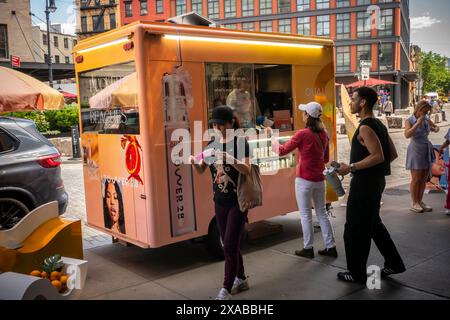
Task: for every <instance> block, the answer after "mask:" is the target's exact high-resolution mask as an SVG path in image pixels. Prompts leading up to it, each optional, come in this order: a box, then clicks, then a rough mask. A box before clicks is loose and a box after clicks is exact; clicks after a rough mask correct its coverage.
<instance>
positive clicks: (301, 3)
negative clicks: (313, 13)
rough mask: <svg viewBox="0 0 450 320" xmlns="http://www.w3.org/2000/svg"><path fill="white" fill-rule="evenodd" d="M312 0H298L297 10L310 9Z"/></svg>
mask: <svg viewBox="0 0 450 320" xmlns="http://www.w3.org/2000/svg"><path fill="white" fill-rule="evenodd" d="M310 3H311V0H297V11H306V10H309V9H310V8H311V7H310Z"/></svg>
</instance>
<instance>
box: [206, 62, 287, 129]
mask: <svg viewBox="0 0 450 320" xmlns="http://www.w3.org/2000/svg"><path fill="white" fill-rule="evenodd" d="M205 70H206V87H207V101H208V115H209V117H210V116H211V112H212V109H213V108H215V107H217V106H220V105H228V106H230V107H232V108H233V109H234V111H235V114H236V116H237V117H238V119H239V121H240V123H241V125H242V127H244V128H254V127H255V125H256V119H257V117H258V116H260V115H264V116H266V117H268V118H270V119H272V120H274V122H275V124H274V127H275V129H280V130H281V131H291V130H292V129H293V127H292V122H293V120H292V119H293V118H292V117H293V112H292V106H293V99H292V68H291V66H290V65H265V64H238V63H207V64H206V68H205Z"/></svg>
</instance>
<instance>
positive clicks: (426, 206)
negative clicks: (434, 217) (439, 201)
mask: <svg viewBox="0 0 450 320" xmlns="http://www.w3.org/2000/svg"><path fill="white" fill-rule="evenodd" d="M420 207H421V208H422V209H423V212H431V211H433V208H432V207H430V206H428V205H426V204H425V203H424V202H421V203H420Z"/></svg>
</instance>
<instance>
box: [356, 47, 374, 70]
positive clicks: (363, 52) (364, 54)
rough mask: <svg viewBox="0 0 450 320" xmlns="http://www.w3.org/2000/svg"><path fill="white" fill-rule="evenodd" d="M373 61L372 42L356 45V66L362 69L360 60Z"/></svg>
mask: <svg viewBox="0 0 450 320" xmlns="http://www.w3.org/2000/svg"><path fill="white" fill-rule="evenodd" d="M361 60H366V61H372V46H371V45H370V44H364V45H360V46H357V47H356V66H357V68H358V70H360V68H361V66H360V61H361Z"/></svg>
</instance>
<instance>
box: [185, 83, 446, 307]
mask: <svg viewBox="0 0 450 320" xmlns="http://www.w3.org/2000/svg"><path fill="white" fill-rule="evenodd" d="M389 102H390V98H389V97H386V102H385V108H384V112H385V113H388V112H392V111H393V108H392V102H391V103H389ZM377 103H379V97H378V94H377V92H376V91H374V90H373V89H371V88H368V87H361V88H358V89H356V90H355V91H354V92H353V94H352V97H351V112H352V113H353V114H358V115H359V117H360V124H359V127H358V129H357V131H356V132H355V134H354V136H353V140H352V142H351V152H350V163H349V164H347V163H341V164H340V168H339V173H340V174H341V175H344V176H345V175H348V174H351V175H352V179H351V184H350V190H349V194H348V200H347V207H346V223H345V229H344V245H345V255H346V260H347V269H348V271H346V272H340V273H338V274H337V279H339V280H341V281H345V282H353V283H361V284H363V283H365V282H366V280H367V269H366V265H367V259H368V256H369V252H370V247H371V241H372V240H373V241H374V243H375V244H376V246H377V248H378V250H379V251H380V253H381V254H382V256H383V257H384V260H385V263H384V268H383V269H382V270H381V277H382V278H386V277H389V276H391V275H393V274H398V273H402V272H404V271H405V270H406V268H405V265H404V262H403V260H402V258H401V255H400V253H399V252H398V250H397V248H396V246H395V244H394V242H393V240H392V238H391V237H390V234H389V232H388V230H387V228H386V226H385V225H384V224H383V221H382V220H381V217H380V203H381V197H382V194H383V192H384V189H385V186H386V181H385V177H386V176H388V175H390V174H391V163H392V162H393V161H394V160H395V159H397V158H398V154H397V150H396V148H395V145H394V143H393V141H392V139H391V137H390V136H389V133H388V129H387V128H386V127H385V126H384V125H383V123H382V122H381V121H380V120H378V119H377V117H376V116H375V114H374V108H375V106H376V105H377ZM298 108H299V110H300V111H301V112H302V114H303V117H302V121H303V122H304V123H305V126H304V127H305V128H304V129H301V130H299V131H298V132H297V133H296V134H294V136H293V137H292V138H291V139H290V140H289V141H287V142H286V143H284V144H283V145H281V144H279V143H278V140H276V139H274V138H272V149H273V152H274V153H275V154H278V155H280V156H283V155H286V154H288V153H291V152H294V151H297V152H298V154H299V158H300V159H301V161H299V163H298V165H297V168H296V179H295V183H294V190H293V192H294V193H295V195H296V199H297V204H298V209H299V212H300V221H301V227H302V232H303V248H301V249H300V250H296V251H295V254H296V255H298V256H301V257H304V258H309V259H312V258H314V254H315V251H314V232H313V225H312V207H313V208H314V210H315V214H316V215H317V218H318V221H319V223H320V229H321V232H322V236H323V243H324V248H323V249H322V250H318V253H319V254H320V255H323V256H328V257H330V258H337V256H338V250H337V248H336V241H335V236H334V231H333V228H332V225H331V223H330V220H329V216H328V215H327V209H326V200H325V193H326V191H325V177H324V174H323V172H324V169H325V166H326V165H327V164H328V163H329V161H330V155H329V134H328V132H327V131H326V129H325V126H324V124H323V122H322V120H321V117H322V112H323V111H322V106H321V105H320V104H319V103H317V102H311V103H308V104H306V105H303V104H301V105H299V106H298ZM431 110H432V106H431V105H430V103H428V102H427V101H420V102H419V103H418V104H417V106H416V107H415V111H414V114H413V115H411V117H410V118H409V119H408V121H407V124H406V128H405V137H406V138H408V139H411V142H410V145H409V147H408V153H407V159H406V168H407V169H408V170H410V171H411V176H412V181H411V198H412V204H411V211H412V212H415V213H421V212H428V211H432V210H433V209H432V208H431V207H430V206H428V205H427V204H425V203H424V202H423V193H424V189H425V184H426V183H427V181H428V180H429V178H430V170H431V166H432V163H433V161H434V153H433V152H432V150H433V149H432V147H433V146H432V145H431V143H430V142H429V140H428V135H429V133H430V132H438V131H439V128H438V127H437V126H436V125H435V124H434V123H433V122H432V121H431V120H430V119H429V116H428V115H429V113H430V112H431ZM257 122H258V127H259V130H266V132H267V134H268V135H269V137H270V136H271V135H272V129H271V125H273V122H271V121H265V119H263V118H262V117H261V119H259V118H258V121H257ZM209 123H210V125H211V126H212V127H213V128H214V130H215V131H217V132H218V133H220V135H219V137H220V139H215V140H211V142H210V143H209V144H208V146H207V147H206V149H208V148H209V149H210V148H214V150H216V151H215V154H214V157H210V158H208V157H207V158H205V159H202V160H200V161H199V162H197V161H196V160H195V158H194V157H191V163H192V165H193V166H194V167H195V169H196V170H197V171H198V172H199V173H203V172H204V171H205V170H206V169H208V168H209V169H210V172H211V175H212V184H213V192H214V203H215V215H216V220H217V224H218V227H219V230H220V235H221V237H222V240H223V246H224V255H225V275H224V282H223V288H222V289H221V290H220V292H219V294H218V295H217V299H219V300H228V299H231V298H232V295H234V294H237V293H239V292H241V291H244V290H247V289H249V283H248V279H247V277H246V274H245V269H244V263H243V257H242V254H241V252H240V242H241V239H242V235H243V233H244V230H245V223H246V221H247V216H248V211H245V212H242V211H241V210H240V207H239V203H238V196H237V184H238V178H239V175H248V174H249V173H250V171H251V161H250V152H249V145H248V143H247V141H246V140H245V138H244V143H243V144H240V143H239V141H238V140H239V139H240V138H239V137H237V136H231V137H230V135H227V134H226V133H227V130H235V129H237V128H238V127H239V125H238V123H237V119H236V114H235V112H234V111H233V108H231V107H229V106H218V107H215V108H214V109H213V111H212V117H211V119H210V120H209ZM445 139H446V140H445V143H444V144H443V145H442V147H441V149H440V153H442V152H443V150H445V149H446V148H447V147H448V146H449V145H450V130H449V133H447V135H446V137H445ZM239 145H241V146H243V148H244V151H243V152H239V150H238V149H239V147H238V146H239ZM206 149H205V150H206ZM367 181H371V183H367ZM445 207H446V208H447V209H449V211H450V196H449V197H448V199H447V204H446V206H445Z"/></svg>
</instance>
